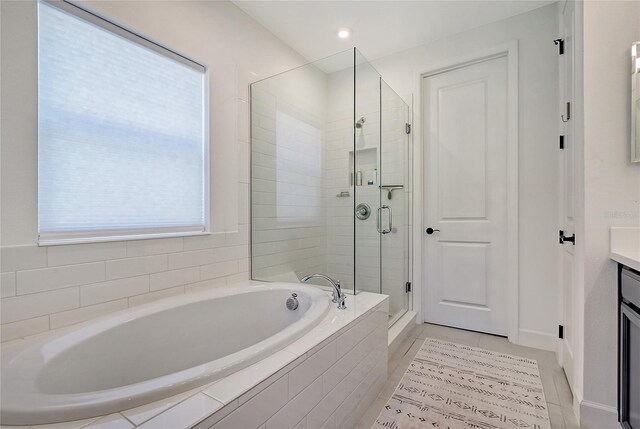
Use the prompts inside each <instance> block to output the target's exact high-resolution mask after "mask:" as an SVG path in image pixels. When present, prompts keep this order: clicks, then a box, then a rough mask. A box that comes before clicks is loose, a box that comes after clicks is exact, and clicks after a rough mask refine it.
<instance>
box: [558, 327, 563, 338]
mask: <svg viewBox="0 0 640 429" xmlns="http://www.w3.org/2000/svg"><path fill="white" fill-rule="evenodd" d="M558 338H560V339H562V338H564V326H562V325H558Z"/></svg>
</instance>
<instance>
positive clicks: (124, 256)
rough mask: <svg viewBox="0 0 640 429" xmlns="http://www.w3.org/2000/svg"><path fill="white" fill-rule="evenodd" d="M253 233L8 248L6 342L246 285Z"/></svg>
mask: <svg viewBox="0 0 640 429" xmlns="http://www.w3.org/2000/svg"><path fill="white" fill-rule="evenodd" d="M247 231H248V225H247V224H244V225H240V231H238V232H229V233H219V234H212V235H207V236H201V237H185V238H167V239H153V240H139V241H128V242H124V241H123V242H115V243H114V242H107V243H91V244H75V245H65V246H51V247H37V246H35V245H34V246H15V247H3V248H2V259H1V260H0V269H1V270H2V276H1V278H0V281H1V286H2V287H1V290H2V298H1V299H0V309H1V312H2V315H1V318H0V322H1V324H2V325H1V330H0V336H1V339H2V341H9V340H13V339H16V338H21V337H24V336H27V335H33V334H37V333H40V332H43V331H46V330H49V329H56V328H60V327H63V326H67V325H71V324H74V323H79V322H83V321H86V320H89V319H92V318H95V317H99V316H103V315H106V314H108V313H111V312H114V311H118V310H121V309H124V308H127V307H130V306H135V305H140V304H143V303H147V302H150V301H153V300H157V299H161V298H166V297H169V296H173V295H177V294H183V293H191V292H197V291H202V290H205V289H209V288H214V287H218V286H221V285H225V284H229V283H235V282H238V281H242V280H246V279H248V278H249V272H248V271H249V258H248V256H249V249H248V233H247ZM227 243H229V245H227ZM194 247H198V248H199V250H185V248H189V249H192V248H194ZM89 261H90V262H89Z"/></svg>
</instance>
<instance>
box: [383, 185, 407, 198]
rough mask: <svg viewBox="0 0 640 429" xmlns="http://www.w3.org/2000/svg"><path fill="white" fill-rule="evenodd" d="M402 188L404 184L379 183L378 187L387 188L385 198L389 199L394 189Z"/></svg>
mask: <svg viewBox="0 0 640 429" xmlns="http://www.w3.org/2000/svg"><path fill="white" fill-rule="evenodd" d="M402 188H404V185H380V189H386V190H387V198H389V199H391V196H392V194H391V193H392V192H393V191H395V190H396V189H402Z"/></svg>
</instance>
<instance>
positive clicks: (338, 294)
mask: <svg viewBox="0 0 640 429" xmlns="http://www.w3.org/2000/svg"><path fill="white" fill-rule="evenodd" d="M311 279H323V280H326V281H327V282H328V283H329V284H330V285H331V287H332V290H331V292H332V293H333V299H332V300H331V302H335V303H337V304H338V308H339V309H340V310H344V309H345V308H347V305H346V304H345V301H346V300H347V297H346V296H344V293H342V289H340V280H334V279H332V278H331V277H329V276H325V275H324V274H311V275H308V276H305V277H303V278H302V279H301V280H300V281H301V282H302V283H306V282H308V281H309V280H311Z"/></svg>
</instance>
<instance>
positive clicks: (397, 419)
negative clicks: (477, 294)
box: [373, 338, 551, 429]
mask: <svg viewBox="0 0 640 429" xmlns="http://www.w3.org/2000/svg"><path fill="white" fill-rule="evenodd" d="M373 428H376V429H379V428H386V429H413V428H415V429H418V428H420V429H423V428H429V429H433V428H438V429H506V428H509V429H515V428H531V429H550V428H551V423H550V422H549V413H548V411H547V403H546V401H545V398H544V392H543V390H542V382H541V380H540V371H539V370H538V364H537V363H536V361H534V360H531V359H527V358H523V357H518V356H512V355H508V354H504V353H497V352H493V351H489V350H484V349H480V348H477V347H470V346H464V345H462V344H456V343H450V342H447V341H440V340H436V339H433V338H427V339H426V340H425V342H424V344H423V345H422V347H421V348H420V351H418V353H417V354H416V357H415V358H414V359H413V361H412V362H411V365H409V369H407V372H406V373H405V374H404V376H403V377H402V380H401V381H400V384H398V387H396V390H395V392H394V393H393V396H392V397H391V399H390V400H389V402H387V405H386V406H385V408H383V410H382V412H381V413H380V415H379V416H378V419H377V420H376V422H375V424H374V425H373Z"/></svg>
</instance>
